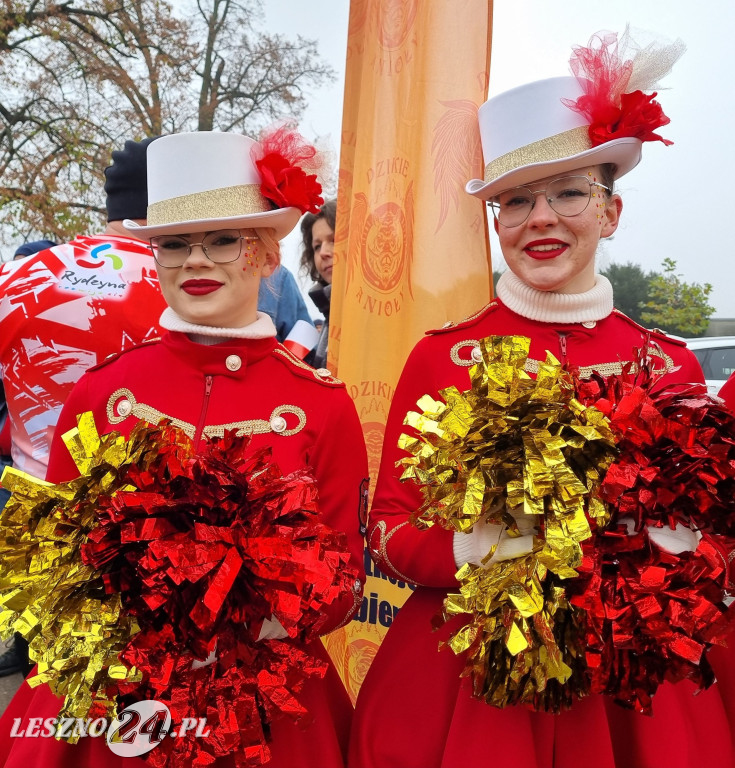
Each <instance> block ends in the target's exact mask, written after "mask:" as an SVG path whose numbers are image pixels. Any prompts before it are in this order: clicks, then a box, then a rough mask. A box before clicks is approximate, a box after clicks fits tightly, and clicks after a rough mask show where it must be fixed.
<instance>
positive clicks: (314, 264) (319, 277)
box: [300, 200, 337, 368]
mask: <svg viewBox="0 0 735 768" xmlns="http://www.w3.org/2000/svg"><path fill="white" fill-rule="evenodd" d="M336 217H337V201H336V200H327V201H326V203H324V205H323V206H322V207H321V208H320V209H319V212H318V213H307V214H306V216H304V218H303V219H301V242H302V250H301V266H300V272H301V274H302V275H304V276H308V277H310V278H311V279H312V280H313V281H314V285H313V286H312V287H311V288H310V289H309V296H310V298H311V300H312V301H313V302H314V304H315V305H316V308H317V309H318V310H319V311H320V312H321V313H322V314H323V315H324V325H322V329H321V331H320V333H319V340H318V341H317V344H316V347H315V348H314V351H313V352H311V354H310V355H309V356H308V357H307V358H306V360H307V362H309V363H311V364H312V365H313V366H314V367H315V368H324V367H325V366H326V364H327V343H328V341H329V305H330V302H331V298H332V267H333V266H334V264H333V257H334V231H335V226H336V225H335V221H336Z"/></svg>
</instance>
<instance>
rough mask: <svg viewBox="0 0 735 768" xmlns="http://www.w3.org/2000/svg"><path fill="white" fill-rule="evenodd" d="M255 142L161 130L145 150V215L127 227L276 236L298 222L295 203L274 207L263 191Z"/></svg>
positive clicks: (136, 231) (150, 233) (148, 233)
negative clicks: (254, 231)
mask: <svg viewBox="0 0 735 768" xmlns="http://www.w3.org/2000/svg"><path fill="white" fill-rule="evenodd" d="M254 147H256V142H255V141H253V140H252V139H250V138H248V137H247V136H243V135H242V134H238V133H218V132H216V131H201V132H196V133H177V134H173V135H170V136H162V137H161V138H160V139H158V140H157V141H154V142H152V143H151V144H150V145H149V147H148V150H147V155H146V156H147V164H148V216H147V224H146V225H145V226H142V225H140V224H136V223H135V222H134V221H131V220H130V219H126V220H125V221H124V222H123V225H124V226H125V228H126V229H127V230H128V231H129V232H131V233H132V234H133V235H135V236H136V237H146V238H148V237H154V236H156V235H163V234H176V233H180V234H183V233H188V232H206V231H211V230H214V229H229V228H232V229H242V228H248V229H255V228H256V227H263V228H266V227H268V228H271V229H273V230H275V237H276V239H277V240H280V239H282V238H283V237H285V236H286V235H287V234H288V233H289V232H290V231H291V230H292V229H293V228H294V227H295V226H296V223H297V222H298V220H299V218H300V216H301V211H300V210H299V209H298V208H295V207H284V208H274V204H273V203H271V202H270V201H269V200H267V199H266V198H265V197H264V196H263V194H262V192H261V183H262V179H261V175H260V172H259V170H258V167H257V166H256V164H255V160H254V159H253V151H252V150H253V148H254Z"/></svg>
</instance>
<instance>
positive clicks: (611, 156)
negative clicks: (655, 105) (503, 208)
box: [465, 137, 643, 200]
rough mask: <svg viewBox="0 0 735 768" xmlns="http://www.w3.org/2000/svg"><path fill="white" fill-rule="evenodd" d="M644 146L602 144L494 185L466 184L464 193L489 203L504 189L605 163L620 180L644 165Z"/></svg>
mask: <svg viewBox="0 0 735 768" xmlns="http://www.w3.org/2000/svg"><path fill="white" fill-rule="evenodd" d="M642 146H643V143H642V142H641V141H640V139H635V138H632V137H625V138H622V139H614V140H613V141H608V142H606V143H605V144H600V146H599V147H592V149H587V150H585V151H584V152H579V153H577V154H576V155H571V156H569V157H563V158H561V159H559V160H545V161H542V162H538V163H529V164H528V165H524V166H521V167H520V168H516V169H514V170H512V171H508V172H507V173H504V174H502V175H500V176H498V178H497V179H493V181H489V182H486V181H485V180H484V179H472V180H470V181H468V182H467V185H466V186H465V191H466V192H467V193H469V194H470V195H472V196H473V197H477V198H479V199H480V200H489V199H490V198H491V197H494V196H495V195H497V194H498V193H499V192H502V191H503V190H505V189H511V188H512V187H518V186H521V185H523V184H530V183H531V182H534V181H537V180H538V179H543V178H544V177H545V176H551V175H553V174H557V173H563V172H564V171H574V170H576V169H578V168H583V167H584V166H587V165H603V164H605V163H612V164H613V165H614V166H615V178H616V179H619V178H620V177H621V176H624V175H625V174H626V173H628V171H632V170H633V168H635V167H636V165H638V163H639V162H640V161H641V147H642Z"/></svg>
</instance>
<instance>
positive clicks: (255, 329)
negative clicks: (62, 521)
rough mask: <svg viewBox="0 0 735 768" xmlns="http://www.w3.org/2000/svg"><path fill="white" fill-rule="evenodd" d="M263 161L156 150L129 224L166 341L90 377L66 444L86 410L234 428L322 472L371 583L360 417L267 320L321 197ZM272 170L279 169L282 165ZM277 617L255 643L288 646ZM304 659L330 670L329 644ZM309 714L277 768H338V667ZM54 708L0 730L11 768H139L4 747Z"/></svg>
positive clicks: (29, 695) (26, 705)
mask: <svg viewBox="0 0 735 768" xmlns="http://www.w3.org/2000/svg"><path fill="white" fill-rule="evenodd" d="M253 149H254V142H253V141H252V140H251V139H248V138H247V137H245V136H242V135H236V134H224V133H213V132H206V133H189V134H179V135H172V136H165V137H163V138H162V139H160V140H159V141H158V142H155V143H154V144H153V145H151V149H150V151H149V152H148V184H149V208H148V226H146V227H138V226H136V225H135V224H134V223H132V222H127V223H126V226H128V227H130V228H131V230H132V229H135V232H136V235H137V236H140V237H148V238H150V240H151V243H152V246H153V250H154V254H155V257H156V261H157V264H158V272H159V275H160V282H161V290H162V292H163V295H164V298H165V299H166V302H167V304H168V308H167V309H166V310H165V312H164V314H163V316H162V318H161V326H162V327H163V328H165V329H167V333H165V334H164V336H163V337H162V338H161V339H159V340H155V341H152V342H150V343H146V344H144V345H141V346H138V347H135V348H133V349H131V350H129V351H127V352H124V353H121V354H119V355H117V356H116V357H114V358H112V359H110V360H108V361H106V362H104V363H102V364H101V365H98V366H97V367H95V368H93V369H91V370H90V371H89V372H88V373H87V374H86V375H85V376H83V377H82V379H81V380H80V381H79V383H78V384H77V386H76V387H75V389H74V391H73V392H72V394H71V396H70V398H69V400H68V401H67V403H66V404H65V407H64V410H63V412H62V415H61V418H60V421H59V429H58V431H57V434H58V435H59V436H61V435H62V434H64V432H66V431H67V430H68V429H70V428H71V427H73V426H75V425H76V416H77V414H80V413H83V412H85V411H92V413H93V414H94V419H95V423H96V425H97V428H98V431H99V432H100V434H102V433H105V432H109V431H111V430H118V431H120V432H122V433H123V434H125V435H128V434H129V433H130V431H131V430H132V428H133V427H134V426H135V424H136V423H138V421H139V420H141V419H142V420H144V421H146V422H149V423H152V424H155V423H157V422H158V421H159V420H160V419H169V420H171V422H172V423H173V424H174V425H176V426H178V427H180V428H181V429H182V430H184V431H185V432H186V433H187V434H188V435H189V436H190V437H191V438H192V439H193V440H194V441H195V443H196V444H199V443H200V441H201V440H202V439H203V438H204V437H205V436H214V435H222V434H223V433H224V431H225V430H242V431H245V432H249V433H252V434H253V438H252V443H251V445H252V446H253V447H255V448H257V447H260V446H264V445H269V446H271V448H272V453H273V460H274V461H275V462H276V463H277V464H278V465H279V467H280V468H281V470H282V472H283V473H284V475H286V474H289V473H291V472H294V471H295V470H299V469H301V468H304V467H309V468H310V469H311V470H312V471H313V474H314V477H315V479H316V481H317V485H318V490H319V511H320V517H321V520H322V522H324V523H325V524H326V525H328V526H329V527H331V528H332V529H334V530H337V531H342V532H344V533H345V534H346V536H347V540H348V545H349V549H350V553H351V556H350V559H351V564H352V565H353V566H354V568H355V569H356V572H357V573H359V574H362V573H363V567H362V537H361V535H360V530H359V511H360V510H359V505H360V504H361V503H364V501H363V496H364V492H365V488H366V483H365V478H366V475H367V459H366V453H365V447H364V443H363V438H362V431H361V429H360V424H359V421H358V418H357V414H356V412H355V408H354V406H353V404H352V401H351V399H350V398H349V396H348V395H347V392H346V390H345V387H344V386H343V385H342V384H341V382H339V381H338V380H337V379H335V378H333V377H332V376H331V374H330V372H329V371H328V370H326V369H319V370H316V371H315V370H314V369H313V368H311V367H309V366H307V365H306V364H304V363H303V362H301V361H300V360H299V359H298V358H296V357H294V356H293V355H292V354H290V353H289V352H288V351H287V350H286V349H285V347H283V346H281V345H280V344H278V343H277V342H276V340H275V335H276V331H275V327H274V325H273V323H272V321H271V320H270V318H269V317H268V316H267V315H265V314H263V313H260V312H258V311H257V301H258V287H259V284H260V280H261V278H263V277H266V276H268V275H269V274H271V272H272V271H273V270H274V269H275V268H276V266H277V265H278V263H279V260H280V255H279V243H278V241H279V240H280V239H281V238H283V237H284V236H285V235H286V234H288V232H289V231H291V229H292V228H293V227H294V226H295V225H296V224H297V222H298V220H299V217H300V215H301V213H302V212H303V211H304V210H305V209H306V208H309V207H313V206H314V205H315V204H316V202H315V201H314V200H311V199H310V195H311V196H313V197H316V198H317V199H318V202H321V199H319V198H318V193H319V187H318V185H316V184H315V179H314V188H313V189H312V190H311V191H310V190H309V183H310V182H309V180H308V178H307V176H306V174H305V173H301V172H300V169H299V168H298V167H295V166H292V167H291V168H290V169H289V174H290V175H289V176H288V179H286V180H285V181H284V182H283V183H282V184H281V185H280V186H279V187H278V189H277V190H275V188H274V186H273V185H270V186H268V185H267V184H266V183H264V180H265V179H266V176H268V175H269V174H268V171H269V167H270V166H268V165H267V164H268V157H267V155H266V157H265V158H264V159H263V160H262V164H260V165H259V164H258V162H257V155H256V156H255V158H256V159H254V157H253V154H252V152H253ZM255 150H257V146H256V147H255ZM262 154H263V152H261V155H262ZM276 165H277V166H279V167H278V168H276V171H275V172H277V171H278V170H279V169H280V166H281V165H283V163H280V162H279V163H276ZM294 178H295V179H296V181H295V182H294ZM312 178H313V177H312ZM289 184H291V186H290V187H289ZM274 190H275V191H274ZM276 193H277V194H276ZM297 206H300V207H297ZM77 474H78V471H77V470H76V468H75V465H74V463H73V462H72V460H71V458H70V456H69V454H68V451H67V450H66V448H65V446H64V444H63V442H62V441H61V440H57V441H56V442H55V444H54V446H53V449H52V452H51V459H50V464H49V471H48V476H47V479H49V480H50V481H52V482H60V481H62V480H67V479H71V478H73V477H75V476H77ZM362 580H363V577H362V576H360V578H358V579H356V580H355V581H354V583H353V584H352V589H350V590H349V591H347V592H345V593H344V594H343V595H342V596H341V597H340V598H339V599H337V600H336V601H335V602H334V603H333V604H332V605H330V606H328V609H327V613H328V615H327V617H326V622H325V624H324V625H323V627H322V628H321V631H322V632H323V633H326V632H330V631H331V630H333V629H335V628H336V627H339V626H341V625H343V624H345V623H346V622H347V621H349V620H350V618H351V617H352V615H353V614H354V612H355V610H356V609H357V607H358V606H359V604H360V600H361V594H362ZM277 618H278V617H277V616H276V617H274V620H273V621H272V622H270V626H269V627H268V628H267V629H264V631H263V632H262V633H261V638H259V639H262V638H277V637H285V632H284V630H283V628H282V627H281V625H280V623H279V622H278V621H277ZM266 623H268V622H266ZM309 651H310V652H311V653H313V654H315V655H317V656H318V657H320V658H322V659H324V660H326V661H328V657H327V655H326V653H325V651H324V649H323V647H322V645H321V643H320V642H318V641H317V642H313V643H311V644H310V645H309ZM302 702H303V703H304V704H305V706H306V707H307V709H308V710H309V712H310V714H311V715H312V716H313V721H312V722H311V724H310V725H309V726H308V727H305V726H303V725H294V724H292V723H291V722H290V721H286V720H285V719H282V720H277V721H275V722H274V723H273V725H272V729H271V735H272V741H271V744H270V746H271V751H272V758H271V760H270V762H269V763H268V765H269V766H271V767H272V768H298V767H303V768H325V767H326V768H341V767H342V766H343V765H344V756H345V752H346V746H347V738H348V732H349V725H350V718H351V714H352V708H351V706H350V701H349V698H348V697H347V695H346V693H345V691H344V688H343V686H342V684H341V682H340V680H339V678H338V676H337V674H336V672H335V670H334V668H333V667H332V665H331V663H330V665H329V671H328V672H327V675H326V678H324V679H316V678H309V679H308V680H307V682H306V684H305V686H304V689H303V693H302ZM58 709H59V700H58V699H57V698H55V697H54V696H53V695H52V694H51V693H50V692H49V691H48V689H47V688H46V686H41V687H39V688H38V689H36V690H35V691H32V690H31V689H30V688H29V687H28V686H23V688H22V689H21V690H20V691H19V693H18V695H17V696H16V698H15V700H14V701H13V702H12V703H11V705H10V707H9V709H8V711H6V713H5V716H4V718H3V719H2V721H0V747H2V749H3V754H2V757H3V763H2V764H3V765H5V766H8V767H10V766H13V767H17V766H22V768H27V766H29V765H47V766H48V765H64V766H69V768H71V767H72V766H73V767H74V768H81V767H82V766H101V765H117V764H118V761H122V762H120V763H119V764H124V765H126V766H128V765H130V766H131V768H132V766H134V765H138V764H140V765H143V763H142V761H140V760H139V759H138V758H128V759H125V760H123V759H122V758H118V757H116V756H115V755H113V754H112V752H110V750H109V749H108V747H107V745H106V743H105V740H104V738H83V739H81V740H80V742H79V743H78V744H77V745H69V744H67V743H65V742H58V741H56V740H54V739H27V738H25V739H24V738H9V731H10V729H11V726H12V724H13V718H14V717H19V716H20V717H28V716H32V717H53V716H54V715H55V714H56V712H58ZM227 764H230V763H229V762H228V763H227Z"/></svg>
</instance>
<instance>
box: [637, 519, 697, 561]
mask: <svg viewBox="0 0 735 768" xmlns="http://www.w3.org/2000/svg"><path fill="white" fill-rule="evenodd" d="M646 529H647V530H648V538H649V539H650V540H651V541H652V542H653V543H654V544H655V545H656V546H657V547H659V549H663V551H664V552H668V553H669V554H670V555H680V554H681V553H682V552H695V551H696V549H697V547H698V546H699V540H700V539H701V538H702V534H701V533H700V532H699V531H693V530H692V529H691V528H690V527H689V526H688V525H683V524H682V523H677V524H676V528H675V529H674V530H673V531H672V530H671V528H669V526H668V525H665V526H664V527H663V528H656V526H654V525H647V526H646Z"/></svg>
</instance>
